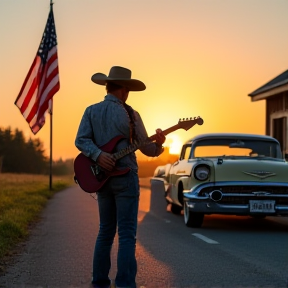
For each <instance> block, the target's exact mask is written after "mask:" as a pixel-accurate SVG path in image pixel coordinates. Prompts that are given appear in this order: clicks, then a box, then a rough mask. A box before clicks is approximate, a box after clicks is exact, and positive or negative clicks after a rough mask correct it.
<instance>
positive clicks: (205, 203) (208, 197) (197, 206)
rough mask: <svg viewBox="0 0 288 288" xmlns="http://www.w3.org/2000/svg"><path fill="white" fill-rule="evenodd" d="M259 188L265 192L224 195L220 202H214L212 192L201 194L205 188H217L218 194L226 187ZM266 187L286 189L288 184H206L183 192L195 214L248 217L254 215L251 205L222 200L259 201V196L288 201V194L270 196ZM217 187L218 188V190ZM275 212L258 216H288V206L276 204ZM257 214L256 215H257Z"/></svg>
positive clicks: (185, 199)
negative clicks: (223, 200)
mask: <svg viewBox="0 0 288 288" xmlns="http://www.w3.org/2000/svg"><path fill="white" fill-rule="evenodd" d="M248 185H249V186H251V185H252V186H253V185H255V186H257V187H261V190H262V187H263V191H259V192H254V193H249V194H247V193H245V194H244V193H222V194H221V197H219V198H220V199H219V200H213V199H212V198H213V197H212V192H211V193H207V194H205V195H200V196H199V193H200V192H201V190H202V189H203V188H207V187H210V188H211V187H215V189H217V193H218V192H219V191H220V192H221V190H218V189H219V187H224V186H234V187H237V186H238V187H243V186H248ZM265 186H270V187H271V186H275V187H285V188H288V183H271V182H267V183H265V182H261V183H259V182H217V184H216V185H215V183H204V184H200V185H198V186H196V187H193V188H192V189H190V190H185V191H183V193H184V201H185V202H186V203H187V206H188V207H189V210H191V211H193V212H202V213H206V214H234V215H235V214H236V215H248V214H253V213H252V212H250V205H249V204H236V203H231V204H230V203H229V204H228V203H221V199H222V198H224V199H225V197H230V199H231V197H232V198H233V197H238V199H239V198H242V197H243V199H244V198H245V199H249V200H258V199H259V196H261V197H263V196H264V197H265V199H267V200H276V201H277V198H282V199H283V198H285V199H286V198H287V200H288V194H270V193H266V192H265ZM216 187H217V188H216ZM217 196H219V195H217ZM274 210H275V212H272V213H271V212H269V213H268V212H257V214H258V215H259V214H265V215H288V205H287V204H284V205H282V204H277V203H276V204H275V206H274ZM255 214H256V213H255Z"/></svg>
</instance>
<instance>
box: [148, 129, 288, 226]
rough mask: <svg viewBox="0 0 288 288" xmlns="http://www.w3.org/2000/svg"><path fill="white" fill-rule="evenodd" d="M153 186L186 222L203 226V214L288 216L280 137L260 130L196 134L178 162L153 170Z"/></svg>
mask: <svg viewBox="0 0 288 288" xmlns="http://www.w3.org/2000/svg"><path fill="white" fill-rule="evenodd" d="M151 189H152V193H159V191H162V192H163V193H164V195H165V198H166V201H167V202H168V203H170V204H171V211H172V212H173V213H175V214H180V213H181V210H184V213H183V214H184V222H185V224H186V225H187V226H188V227H201V225H202V223H203V220H204V216H205V214H206V215H207V214H227V215H228V214H230V215H250V216H253V217H258V218H264V217H265V216H268V215H269V216H277V215H282V216H288V163H287V162H286V161H285V159H284V157H283V156H282V153H281V148H280V144H279V142H278V141H277V140H276V139H275V138H272V137H269V136H264V135H254V134H239V133H214V134H203V135H198V136H196V137H194V138H193V139H191V140H189V141H187V142H186V143H185V144H184V145H183V147H182V151H181V154H180V157H179V160H178V161H176V162H175V163H173V164H172V165H171V164H167V165H165V166H159V167H158V168H157V169H156V170H155V173H154V177H153V178H152V179H151Z"/></svg>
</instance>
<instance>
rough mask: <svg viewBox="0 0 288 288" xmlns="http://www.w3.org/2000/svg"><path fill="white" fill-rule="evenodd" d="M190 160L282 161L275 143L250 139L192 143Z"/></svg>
mask: <svg viewBox="0 0 288 288" xmlns="http://www.w3.org/2000/svg"><path fill="white" fill-rule="evenodd" d="M193 146H194V148H193V149H192V154H191V156H192V158H195V157H196V158H198V157H201V158H202V157H237V158H239V157H251V158H267V157H269V158H276V159H282V153H281V149H280V146H279V144H278V143H277V142H273V141H266V140H260V139H259V140H251V139H248V140H247V139H209V140H208V139H207V140H199V141H197V142H196V143H193Z"/></svg>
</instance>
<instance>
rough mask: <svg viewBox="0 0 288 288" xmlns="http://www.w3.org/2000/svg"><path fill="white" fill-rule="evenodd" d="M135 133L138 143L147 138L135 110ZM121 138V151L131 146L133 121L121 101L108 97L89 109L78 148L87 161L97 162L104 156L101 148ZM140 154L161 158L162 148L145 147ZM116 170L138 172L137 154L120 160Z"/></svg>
mask: <svg viewBox="0 0 288 288" xmlns="http://www.w3.org/2000/svg"><path fill="white" fill-rule="evenodd" d="M134 117H135V132H136V135H137V138H138V141H145V140H147V138H148V135H147V131H146V129H145V126H144V124H143V121H142V119H141V117H140V115H139V113H138V112H137V111H135V110H134ZM118 135H122V136H124V137H125V139H123V140H121V141H120V142H119V143H118V144H117V146H116V147H115V149H116V151H119V150H121V149H123V148H125V147H127V146H128V145H130V142H129V138H130V118H129V115H128V113H127V111H126V110H125V108H124V106H123V104H122V102H121V100H119V99H118V98H117V97H115V96H114V95H111V94H108V95H106V96H105V98H104V101H102V102H99V103H97V104H94V105H91V106H89V107H87V108H86V110H85V112H84V115H83V117H82V119H81V122H80V125H79V129H78V132H77V136H76V140H75V145H76V147H77V148H78V149H79V150H80V151H81V152H82V153H83V154H84V155H85V156H87V157H90V158H91V159H93V160H94V161H96V160H97V158H98V156H99V155H100V153H101V152H102V150H101V147H102V146H103V145H105V144H106V143H108V142H109V141H110V140H111V139H113V138H114V137H115V136H118ZM140 151H141V152H142V153H143V154H145V155H147V156H150V157H154V156H159V155H160V154H161V153H162V152H163V148H162V147H161V146H160V145H157V144H156V143H155V142H150V143H149V144H147V145H145V146H142V147H141V148H140ZM116 166H120V167H130V168H132V169H134V170H137V169H138V165H137V160H136V155H135V153H134V152H132V153H130V154H128V155H126V156H124V157H123V158H121V159H119V160H117V163H116Z"/></svg>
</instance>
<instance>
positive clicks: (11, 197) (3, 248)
mask: <svg viewBox="0 0 288 288" xmlns="http://www.w3.org/2000/svg"><path fill="white" fill-rule="evenodd" d="M71 185H73V176H61V177H60V176H53V178H52V188H53V189H52V190H51V191H50V189H49V176H48V175H30V174H10V173H7V174H6V173H4V174H1V173H0V272H1V270H3V263H4V262H3V261H4V258H5V257H7V256H8V257H9V255H11V254H12V253H13V250H14V249H15V248H16V246H17V244H19V243H20V242H22V241H23V240H25V239H26V238H27V236H28V235H29V232H30V229H31V226H32V225H33V224H34V223H36V222H37V220H39V217H40V213H41V211H42V210H43V208H44V207H45V205H46V203H47V201H48V200H49V199H50V198H51V197H52V196H53V195H54V194H55V193H56V192H58V191H60V190H63V189H64V188H66V187H68V186H71ZM1 263H2V265H1Z"/></svg>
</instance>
